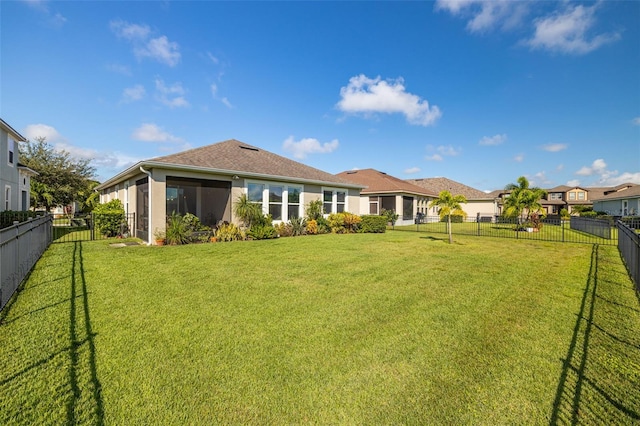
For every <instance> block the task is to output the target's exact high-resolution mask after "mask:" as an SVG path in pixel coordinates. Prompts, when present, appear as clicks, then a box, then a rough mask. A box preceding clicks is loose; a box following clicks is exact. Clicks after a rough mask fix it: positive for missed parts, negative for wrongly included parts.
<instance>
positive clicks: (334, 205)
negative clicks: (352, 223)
mask: <svg viewBox="0 0 640 426" xmlns="http://www.w3.org/2000/svg"><path fill="white" fill-rule="evenodd" d="M325 192H331V211H330V212H327V211H325V208H324V205H325V200H324V193H325ZM338 192H344V203H340V204H344V209H343V210H342V211H343V212H348V211H349V190H347V189H346V188H331V187H322V188H321V194H322V198H321V200H322V211H323V212H324V216H329V215H330V214H331V213H338Z"/></svg>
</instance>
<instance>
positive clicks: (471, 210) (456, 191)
mask: <svg viewBox="0 0 640 426" xmlns="http://www.w3.org/2000/svg"><path fill="white" fill-rule="evenodd" d="M407 182H409V183H411V184H414V185H417V186H420V187H422V188H424V189H426V190H428V191H430V192H433V193H435V194H440V192H441V191H449V192H450V193H451V195H464V197H465V198H466V199H467V202H466V203H463V204H462V205H461V207H462V210H463V211H464V212H465V213H466V214H467V218H475V217H478V216H480V217H482V218H487V219H486V220H489V218H493V217H495V216H496V215H498V214H499V210H498V202H497V200H496V196H493V193H491V194H487V193H485V192H482V191H480V190H478V189H475V188H472V187H470V186H467V185H464V184H462V183H460V182H456V181H454V180H451V179H447V178H444V177H435V178H423V179H407ZM436 196H437V195H436ZM430 214H432V215H436V214H437V211H436V210H433V211H432V212H430Z"/></svg>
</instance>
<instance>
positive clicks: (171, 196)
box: [96, 139, 363, 243]
mask: <svg viewBox="0 0 640 426" xmlns="http://www.w3.org/2000/svg"><path fill="white" fill-rule="evenodd" d="M362 188H363V186H362V185H360V184H356V183H353V182H349V181H347V180H345V179H342V178H340V177H337V176H334V175H332V174H330V173H327V172H324V171H321V170H318V169H315V168H313V167H309V166H306V165H304V164H302V163H299V162H296V161H293V160H290V159H288V158H285V157H281V156H279V155H276V154H273V153H271V152H269V151H265V150H263V149H261V148H257V147H255V146H251V145H248V144H246V143H244V142H240V141H237V140H235V139H231V140H227V141H224V142H219V143H216V144H212V145H207V146H203V147H200V148H195V149H191V150H188V151H183V152H179V153H177V154H172V155H167V156H164V157H157V158H152V159H150V160H146V161H141V162H139V163H137V164H135V165H134V166H131V167H129V168H128V169H126V170H124V171H123V172H121V173H119V174H117V175H116V176H114V177H112V178H111V179H108V180H107V181H105V182H104V183H102V184H100V185H98V187H97V188H96V190H98V191H100V194H101V195H100V201H101V202H103V203H104V202H107V201H110V200H112V199H114V198H118V199H120V200H121V201H122V203H123V204H124V206H125V210H126V211H127V212H128V213H135V214H136V236H137V237H139V238H141V239H142V240H144V241H147V242H149V243H151V242H152V241H153V233H154V232H155V231H156V230H164V229H165V226H166V219H167V216H168V215H171V214H172V213H173V212H176V213H179V214H185V213H192V214H194V215H196V216H198V218H200V220H201V221H202V223H203V224H205V225H208V226H216V225H217V224H218V223H219V222H220V221H227V222H234V223H239V220H238V218H236V217H234V215H233V203H234V202H235V200H237V199H238V197H239V196H240V195H241V194H242V193H245V194H247V195H248V197H249V199H250V201H253V202H255V203H258V204H260V205H261V206H262V211H263V212H264V213H265V214H271V216H272V218H273V220H274V222H275V223H278V222H280V221H285V222H286V221H288V220H289V219H291V218H293V217H302V216H304V214H305V207H306V205H308V204H309V202H311V201H314V200H322V201H323V203H324V208H325V213H332V212H342V211H349V212H352V213H355V214H360V210H359V207H360V202H359V195H360V190H361V189H362Z"/></svg>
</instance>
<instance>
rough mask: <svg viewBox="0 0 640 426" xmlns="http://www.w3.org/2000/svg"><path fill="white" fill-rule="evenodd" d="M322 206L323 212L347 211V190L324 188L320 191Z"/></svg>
mask: <svg viewBox="0 0 640 426" xmlns="http://www.w3.org/2000/svg"><path fill="white" fill-rule="evenodd" d="M322 207H323V209H324V214H331V213H343V212H345V211H347V192H346V191H343V190H340V189H324V190H323V191H322Z"/></svg>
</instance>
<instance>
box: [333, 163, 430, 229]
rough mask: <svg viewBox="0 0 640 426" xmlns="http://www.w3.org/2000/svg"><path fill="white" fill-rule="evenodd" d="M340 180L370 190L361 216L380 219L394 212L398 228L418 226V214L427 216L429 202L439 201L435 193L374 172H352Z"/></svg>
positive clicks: (362, 202)
mask: <svg viewBox="0 0 640 426" xmlns="http://www.w3.org/2000/svg"><path fill="white" fill-rule="evenodd" d="M336 176H338V177H341V178H344V179H347V180H350V181H353V182H357V183H359V184H361V185H364V186H366V188H365V189H363V190H362V191H360V213H361V214H365V213H368V214H373V215H378V214H381V213H382V210H383V209H384V210H393V211H395V212H396V213H397V214H398V215H399V217H398V221H397V222H396V224H398V225H408V224H412V223H414V220H415V217H416V216H417V214H418V213H420V214H422V215H426V214H427V209H428V207H429V202H430V201H431V200H432V199H434V198H436V197H437V194H434V193H433V192H431V191H428V190H426V189H424V188H421V187H419V186H417V185H413V184H411V183H409V182H407V181H405V180H402V179H398V178H396V177H393V176H390V175H388V174H386V173H384V172H380V171H378V170H374V169H364V170H349V171H346V172H342V173H338V174H337V175H336Z"/></svg>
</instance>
